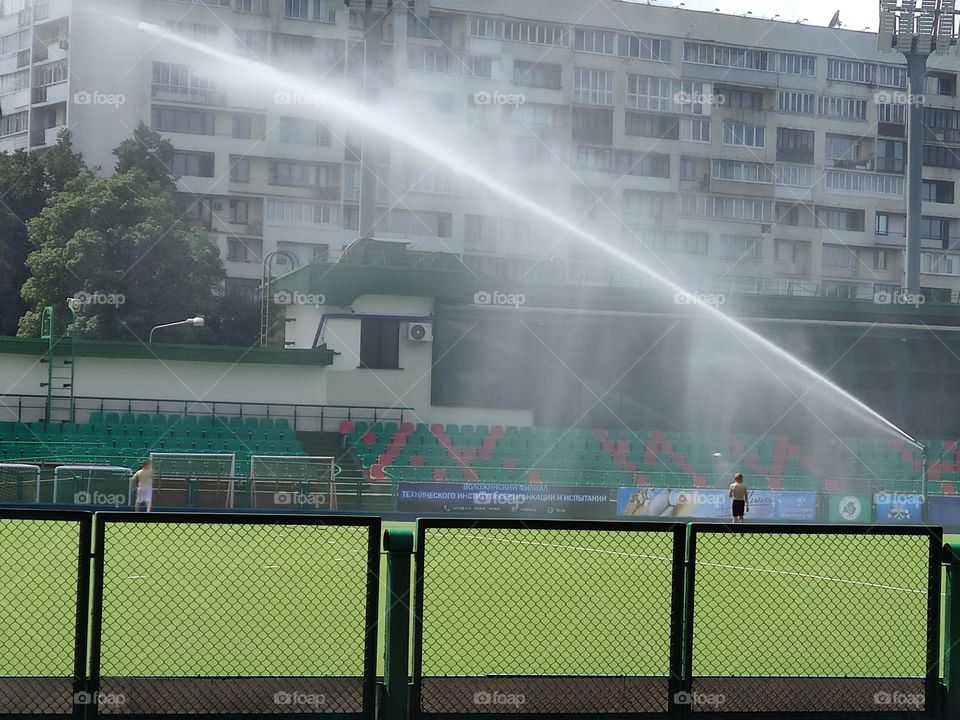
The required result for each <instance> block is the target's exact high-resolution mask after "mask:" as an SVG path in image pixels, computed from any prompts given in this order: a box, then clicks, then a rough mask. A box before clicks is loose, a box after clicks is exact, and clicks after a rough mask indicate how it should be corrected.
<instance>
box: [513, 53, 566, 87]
mask: <svg viewBox="0 0 960 720" xmlns="http://www.w3.org/2000/svg"><path fill="white" fill-rule="evenodd" d="M560 69H561V68H560V66H559V65H553V64H551V63H541V62H523V61H522V60H514V62H513V82H514V83H515V84H517V85H523V86H525V87H542V88H551V89H553V90H559V89H560Z"/></svg>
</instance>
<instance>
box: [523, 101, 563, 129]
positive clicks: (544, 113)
mask: <svg viewBox="0 0 960 720" xmlns="http://www.w3.org/2000/svg"><path fill="white" fill-rule="evenodd" d="M513 116H514V117H515V118H516V119H517V120H518V121H519V122H520V123H522V124H523V125H525V126H526V127H529V128H538V129H540V128H552V127H560V125H562V124H563V123H562V116H561V111H560V109H559V108H556V107H553V106H551V105H531V104H529V103H524V104H523V105H519V106H517V107H516V108H514V111H513Z"/></svg>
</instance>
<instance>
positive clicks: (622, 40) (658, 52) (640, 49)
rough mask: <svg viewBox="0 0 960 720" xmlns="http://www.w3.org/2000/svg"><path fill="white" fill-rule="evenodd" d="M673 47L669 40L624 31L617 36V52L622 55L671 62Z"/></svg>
mask: <svg viewBox="0 0 960 720" xmlns="http://www.w3.org/2000/svg"><path fill="white" fill-rule="evenodd" d="M671 48H672V44H671V42H670V41H669V40H660V39H659V38H649V37H641V36H639V35H625V34H623V33H621V34H620V35H618V36H617V54H618V55H620V56H621V57H631V58H639V59H641V60H657V61H659V62H670V50H671Z"/></svg>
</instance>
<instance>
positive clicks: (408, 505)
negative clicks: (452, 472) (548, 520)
mask: <svg viewBox="0 0 960 720" xmlns="http://www.w3.org/2000/svg"><path fill="white" fill-rule="evenodd" d="M397 510H398V511H399V512H408V513H419V514H424V513H426V514H436V513H465V514H469V515H507V516H510V517H516V516H527V515H546V516H549V517H565V518H568V519H576V518H585V519H586V518H589V519H603V518H608V517H609V516H610V513H611V507H610V495H609V493H608V491H607V489H606V488H597V487H563V486H547V485H498V484H495V483H447V482H432V483H431V482H401V483H398V487H397Z"/></svg>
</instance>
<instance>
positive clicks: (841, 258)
mask: <svg viewBox="0 0 960 720" xmlns="http://www.w3.org/2000/svg"><path fill="white" fill-rule="evenodd" d="M823 266H824V267H825V268H835V269H838V270H853V269H855V268H856V267H857V251H856V250H854V249H853V248H849V247H847V246H846V245H828V244H827V243H824V245H823Z"/></svg>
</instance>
